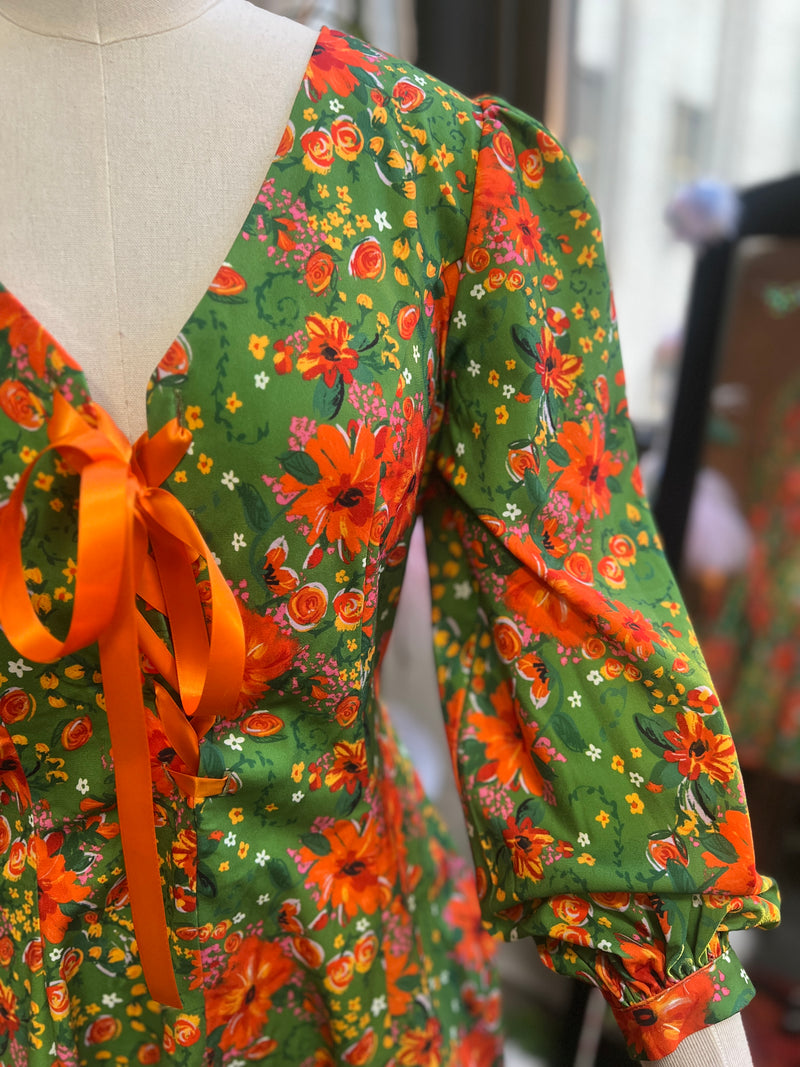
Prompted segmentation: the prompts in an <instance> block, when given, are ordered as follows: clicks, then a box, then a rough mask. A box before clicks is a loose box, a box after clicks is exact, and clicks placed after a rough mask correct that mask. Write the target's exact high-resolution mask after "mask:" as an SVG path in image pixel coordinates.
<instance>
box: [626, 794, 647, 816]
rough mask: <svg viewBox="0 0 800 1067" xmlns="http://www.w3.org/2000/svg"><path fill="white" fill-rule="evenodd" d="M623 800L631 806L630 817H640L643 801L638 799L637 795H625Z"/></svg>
mask: <svg viewBox="0 0 800 1067" xmlns="http://www.w3.org/2000/svg"><path fill="white" fill-rule="evenodd" d="M625 799H626V800H627V801H628V803H629V804H630V806H631V815H641V814H642V812H643V811H644V801H643V800H641V799H640V797H639V794H638V793H627V794H626V795H625Z"/></svg>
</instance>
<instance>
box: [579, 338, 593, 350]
mask: <svg viewBox="0 0 800 1067" xmlns="http://www.w3.org/2000/svg"><path fill="white" fill-rule="evenodd" d="M578 344H579V345H580V346H581V348H582V349H583V351H584V353H586V352H591V351H592V349H593V348H594V341H593V340H592V339H591V337H579V338H578Z"/></svg>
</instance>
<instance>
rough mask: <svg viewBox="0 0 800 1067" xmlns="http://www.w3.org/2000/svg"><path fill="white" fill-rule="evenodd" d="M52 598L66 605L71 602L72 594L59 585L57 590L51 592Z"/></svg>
mask: <svg viewBox="0 0 800 1067" xmlns="http://www.w3.org/2000/svg"><path fill="white" fill-rule="evenodd" d="M53 596H54V597H55V599H56V600H60V601H61V602H62V603H64V604H66V602H67V601H68V600H72V593H70V591H69V590H68V589H67V588H66V587H65V586H63V585H59V586H58V588H57V589H54V590H53Z"/></svg>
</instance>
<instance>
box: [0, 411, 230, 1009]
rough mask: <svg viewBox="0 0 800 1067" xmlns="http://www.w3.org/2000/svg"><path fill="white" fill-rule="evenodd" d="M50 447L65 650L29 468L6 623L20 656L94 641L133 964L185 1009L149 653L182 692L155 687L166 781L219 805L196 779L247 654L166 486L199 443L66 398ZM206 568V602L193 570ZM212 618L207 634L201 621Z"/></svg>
mask: <svg viewBox="0 0 800 1067" xmlns="http://www.w3.org/2000/svg"><path fill="white" fill-rule="evenodd" d="M48 437H49V439H50V444H49V445H48V446H47V448H46V449H44V450H43V452H42V453H41V455H44V454H45V453H46V452H49V451H56V452H57V453H58V454H59V455H60V456H61V457H62V459H63V460H64V461H65V462H66V463H67V464H68V465H69V466H70V467H71V468H72V469H73V470H74V471H75V472H76V473H77V474H79V476H80V496H79V505H78V552H77V555H78V561H77V568H76V575H75V598H74V602H73V611H72V617H71V619H70V624H69V629H68V632H67V636H66V638H65V639H64V640H63V641H59V640H58V638H56V637H55V636H54V635H53V634H52V633H51V632H50V631H49V630H48V629H47V628H46V627H45V626H43V625H42V623H41V622H40V621H39V619H38V618H37V616H36V614H35V612H34V610H33V607H32V605H31V602H30V598H29V596H28V591H27V587H26V584H25V576H24V570H23V563H22V549H21V537H22V531H23V528H24V513H23V499H24V495H25V490H26V488H27V485H28V482H29V480H30V477H31V473H32V471H33V468H34V466H35V464H36V462H37V460H38V458H39V457H37V459H35V460H34V461H33V462H32V463H31V464H30V465H29V466H28V467H27V468H26V470H25V471H24V473H23V475H22V477H21V478H20V480H19V482H18V484H17V486H16V487H15V489H14V491H13V493H12V494H11V497H10V499H9V501H8V504H7V505H6V507H5V508H3V509H2V510H0V544H1V545H2V547H3V551H2V553H0V626H2V628H3V630H4V631H5V634H6V636H7V638H8V640H9V641H10V642H11V644H12V645H13V646H14V647H15V648H16V649H17V651H18V652H19V653H20V655H22V656H24V657H25V658H27V659H30V660H33V661H34V662H39V663H49V662H52V661H54V660H56V659H59V658H61V657H62V656H65V655H68V654H69V653H71V652H74V651H76V650H77V649H80V648H85V647H86V646H88V645H91V644H93V643H95V642H97V643H98V645H99V651H100V669H101V673H102V677H103V691H104V695H105V704H106V713H107V716H108V723H109V732H110V737H111V746H112V752H113V759H114V775H115V782H116V790H117V804H118V809H119V821H120V833H121V837H122V849H123V856H124V860H125V868H126V873H127V878H128V886H129V890H130V899H131V910H132V914H133V923H134V929H135V932H136V939H137V942H138V944H139V955H140V958H141V962H142V968H143V971H144V976H145V980H146V981H147V985H148V988H149V990H150V993H151V995H152V996H153V998H154V999H156V1000H158V1001H160V1002H161V1003H162V1004H168V1005H171V1006H173V1007H180V997H179V994H178V989H177V982H176V979H175V974H174V969H173V966H172V956H171V952H170V947H169V933H168V930H167V923H166V915H165V911H164V900H163V896H162V891H161V876H160V872H159V860H158V849H157V844H156V836H155V821H154V816H153V797H152V789H151V787H150V776H151V771H150V753H149V746H148V738H147V719H146V714H145V708H144V703H143V697H142V680H141V671H140V665H139V654H140V652H142V653H143V654H144V655H145V656H147V658H148V659H149V660H150V662H151V663H153V665H154V666H155V667H156V669H157V670H158V671H159V673H160V674H161V677H162V678H163V679H164V681H165V682H166V683H167V684H168V685H170V686H171V687H172V689H173V690H174V692H175V694H176V696H177V698H178V699H177V701H176V700H174V699H173V697H172V696H171V695H170V694H169V693H168V692H167V690H166V689H164V687H163V686H161V685H158V684H157V685H156V697H157V699H156V707H157V710H158V714H159V717H160V720H161V723H162V726H163V728H164V729H165V731H166V732H167V735H168V736H169V738H170V741H171V744H172V745H173V747H174V748H175V751H176V753H177V754H178V756H179V757H180V759H181V761H182V762H183V764H184V766H185V767H186V771H174V772H172V776H173V778H174V780H175V782H176V784H177V785H178V787H179V789H180V791H181V793H182V794H183V795H184V796H185V797H187V798H201V797H208V796H219V795H220V794H222V793H224V792H225V791H226V789H227V785H228V778H227V777H225V778H221V779H210V778H203V777H198V775H197V770H198V767H199V739H200V738H201V737H202V736H203V734H205V733H206V731H207V730H208V729H209V728H210V726H211V725H212V723H213V722H214V719H215V717H216V716H230V715H232V714H234V713H235V709H236V704H237V702H238V698H239V694H240V692H241V688H242V678H243V672H244V659H245V645H244V632H243V628H242V622H241V617H240V615H239V611H238V607H237V604H236V600H235V598H234V596H233V594H232V592H231V590H230V589H229V587H228V585H227V583H226V581H225V579H224V577H223V576H222V573H221V571H220V570H219V567H218V566H217V565H216V563H215V562H214V557H213V554H212V553H211V551H210V550H209V548H208V546H207V545H206V543H205V541H204V540H203V537H202V535H201V533H200V531H199V530H198V528H197V526H196V524H195V522H194V520H193V519H192V517H191V515H190V514H189V512H188V511H187V510H186V509H185V508H184V507H183V505H182V504H181V503H180V502H179V501H178V500H177V499H176V498H175V497H174V496H172V494H171V493H169V492H167V491H166V490H165V489H162V488H160V486H161V484H162V482H164V481H165V479H166V478H167V477H168V476H169V475H170V473H171V472H172V471H173V470H174V469H175V467H176V466H177V464H178V463H179V462H180V460H181V458H182V457H183V456H184V454H185V453H186V450H187V448H188V447H189V444H190V442H191V439H192V436H191V434H190V433H189V431H188V430H186V429H184V428H183V427H181V426H180V425H179V424H178V421H177V419H172V420H171V421H170V422H168V423H167V424H166V425H165V426H163V427H162V428H161V430H159V431H158V433H157V434H156V435H155V436H154V437H152V438H150V437H148V435H147V434H144V435H142V437H140V438H139V440H138V441H137V442H136V444H135V445H134V446H133V447H131V445H130V443H129V442H128V440H127V438H126V437H125V436H124V434H122V432H121V431H120V430H119V428H118V427H117V426H116V424H115V423H114V421H113V420H112V419H111V417H110V416H109V415H108V414H107V412H105V411H104V410H103V409H102V408H101V407H99V405H96V404H93V405H90V406H87V408H86V409H85V410H84V411H81V412H78V411H77V410H76V409H75V408H73V407H72V406H71V405H70V404H69V402H68V401H67V400H66V399H65V398H64V397H63V396H62V395H61V394H60V393H58V392H56V393H55V394H54V399H53V414H52V416H51V418H50V421H49V423H48ZM199 559H202V560H204V561H205V565H206V567H207V569H208V576H209V585H210V589H211V598H210V604H204V603H203V602H202V600H201V598H200V595H199V592H198V589H197V581H196V576H195V569H194V568H195V565H196V564H197V561H198V560H199ZM137 596H139V597H141V598H142V599H143V600H144V601H145V602H146V603H147V604H148V605H149V606H150V607H152V608H154V609H156V610H158V611H160V612H162V614H164V615H165V616H166V618H167V621H168V623H169V629H170V633H171V636H172V648H173V653H172V654H170V652H169V650H168V648H167V646H166V645H165V644H164V642H163V641H161V639H160V638H159V637H157V635H156V634H155V632H154V631H153V630H152V628H151V627H150V626H149V625H148V624H147V622H146V621H145V619H144V618H143V617H142V615H141V614H140V613H139V611H138V609H137V604H136V598H137ZM207 613H208V614H209V615H210V624H209V623H207V621H206V620H207Z"/></svg>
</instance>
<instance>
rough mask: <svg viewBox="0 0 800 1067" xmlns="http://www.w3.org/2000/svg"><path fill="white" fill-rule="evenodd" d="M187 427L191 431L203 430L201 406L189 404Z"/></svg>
mask: <svg viewBox="0 0 800 1067" xmlns="http://www.w3.org/2000/svg"><path fill="white" fill-rule="evenodd" d="M186 425H187V426H188V427H189V429H190V430H202V429H203V426H204V423H203V420H202V419H201V418H200V405H199V404H189V405H188V406H187V408H186Z"/></svg>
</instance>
